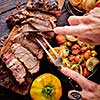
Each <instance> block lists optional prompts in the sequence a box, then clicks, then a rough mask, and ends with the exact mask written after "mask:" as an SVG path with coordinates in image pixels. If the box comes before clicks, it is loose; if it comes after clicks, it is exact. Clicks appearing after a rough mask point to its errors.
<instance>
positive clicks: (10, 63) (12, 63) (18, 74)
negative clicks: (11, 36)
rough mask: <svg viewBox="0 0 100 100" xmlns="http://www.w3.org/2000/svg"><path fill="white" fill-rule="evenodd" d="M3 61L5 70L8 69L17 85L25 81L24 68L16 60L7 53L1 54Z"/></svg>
mask: <svg viewBox="0 0 100 100" xmlns="http://www.w3.org/2000/svg"><path fill="white" fill-rule="evenodd" d="M3 61H4V62H5V64H6V66H7V68H9V69H10V70H11V72H12V74H13V76H14V77H15V79H16V81H17V82H19V84H22V83H23V82H24V81H25V78H24V77H25V76H26V70H25V68H24V66H23V65H22V64H21V63H20V62H19V61H18V59H17V58H16V57H15V56H14V55H13V54H12V53H11V52H7V53H5V54H3Z"/></svg>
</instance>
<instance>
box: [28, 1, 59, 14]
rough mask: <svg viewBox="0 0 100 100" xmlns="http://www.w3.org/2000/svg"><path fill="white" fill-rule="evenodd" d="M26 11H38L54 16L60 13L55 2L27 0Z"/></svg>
mask: <svg viewBox="0 0 100 100" xmlns="http://www.w3.org/2000/svg"><path fill="white" fill-rule="evenodd" d="M27 9H28V10H40V11H43V12H48V13H51V14H55V15H57V14H59V13H60V9H59V7H58V2H57V0H28V2H27Z"/></svg>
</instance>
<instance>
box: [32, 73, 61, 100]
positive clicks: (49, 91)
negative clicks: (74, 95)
mask: <svg viewBox="0 0 100 100" xmlns="http://www.w3.org/2000/svg"><path fill="white" fill-rule="evenodd" d="M30 96H31V98H32V99H33V100H59V99H60V97H61V96H62V86H61V82H60V80H59V79H58V78H57V77H56V76H54V75H53V74H50V73H45V74H42V75H40V76H39V77H37V78H36V79H35V80H34V81H33V83H32V86H31V88H30Z"/></svg>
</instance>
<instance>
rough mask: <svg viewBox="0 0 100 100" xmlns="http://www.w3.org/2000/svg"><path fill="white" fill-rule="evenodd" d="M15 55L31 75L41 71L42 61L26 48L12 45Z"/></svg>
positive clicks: (16, 44)
mask: <svg viewBox="0 0 100 100" xmlns="http://www.w3.org/2000/svg"><path fill="white" fill-rule="evenodd" d="M12 50H13V53H14V55H15V56H16V57H17V58H18V59H19V60H20V61H21V62H22V63H24V65H25V66H26V68H27V69H28V71H29V72H30V73H31V74H34V73H36V72H37V71H39V67H40V61H39V60H38V59H37V58H36V57H34V56H33V55H32V53H31V52H29V51H28V50H27V49H26V48H24V47H23V46H21V45H20V44H18V43H15V44H13V45H12Z"/></svg>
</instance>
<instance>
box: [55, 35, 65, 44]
mask: <svg viewBox="0 0 100 100" xmlns="http://www.w3.org/2000/svg"><path fill="white" fill-rule="evenodd" d="M65 40H66V39H65V36H64V35H62V34H58V35H57V36H56V41H57V43H58V44H63V43H64V42H65Z"/></svg>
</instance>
